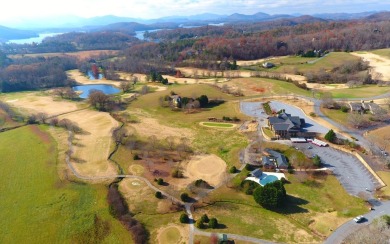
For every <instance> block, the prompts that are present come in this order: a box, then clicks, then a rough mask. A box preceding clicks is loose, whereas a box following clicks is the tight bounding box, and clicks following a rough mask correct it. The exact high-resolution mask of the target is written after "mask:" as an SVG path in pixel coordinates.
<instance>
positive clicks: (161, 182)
mask: <svg viewBox="0 0 390 244" xmlns="http://www.w3.org/2000/svg"><path fill="white" fill-rule="evenodd" d="M157 184H158V185H160V186H161V185H162V184H164V180H163V179H162V178H158V179H157Z"/></svg>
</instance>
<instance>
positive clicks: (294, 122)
mask: <svg viewBox="0 0 390 244" xmlns="http://www.w3.org/2000/svg"><path fill="white" fill-rule="evenodd" d="M268 119H269V123H270V124H271V125H272V126H273V127H274V130H279V131H280V130H287V131H299V130H300V128H301V126H302V125H304V124H305V120H304V119H301V118H299V117H298V116H291V114H287V113H285V112H282V113H280V114H279V115H278V116H274V117H270V118H268Z"/></svg>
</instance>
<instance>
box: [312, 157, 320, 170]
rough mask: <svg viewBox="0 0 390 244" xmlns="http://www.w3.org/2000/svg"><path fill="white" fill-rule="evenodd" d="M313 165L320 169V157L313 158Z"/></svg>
mask: <svg viewBox="0 0 390 244" xmlns="http://www.w3.org/2000/svg"><path fill="white" fill-rule="evenodd" d="M313 164H314V166H316V167H321V158H320V156H318V155H316V156H314V158H313Z"/></svg>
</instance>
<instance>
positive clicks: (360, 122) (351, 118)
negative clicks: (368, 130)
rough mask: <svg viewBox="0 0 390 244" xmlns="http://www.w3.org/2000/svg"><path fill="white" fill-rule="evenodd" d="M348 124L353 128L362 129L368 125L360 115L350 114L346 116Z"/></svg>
mask: <svg viewBox="0 0 390 244" xmlns="http://www.w3.org/2000/svg"><path fill="white" fill-rule="evenodd" d="M348 124H349V125H351V126H352V127H355V128H364V127H366V126H368V125H369V121H368V120H367V119H366V118H365V117H364V115H362V114H358V113H350V114H349V115H348Z"/></svg>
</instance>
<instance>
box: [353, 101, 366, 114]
mask: <svg viewBox="0 0 390 244" xmlns="http://www.w3.org/2000/svg"><path fill="white" fill-rule="evenodd" d="M349 107H350V109H351V112H354V113H359V114H361V113H364V109H363V107H362V104H361V103H349Z"/></svg>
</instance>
